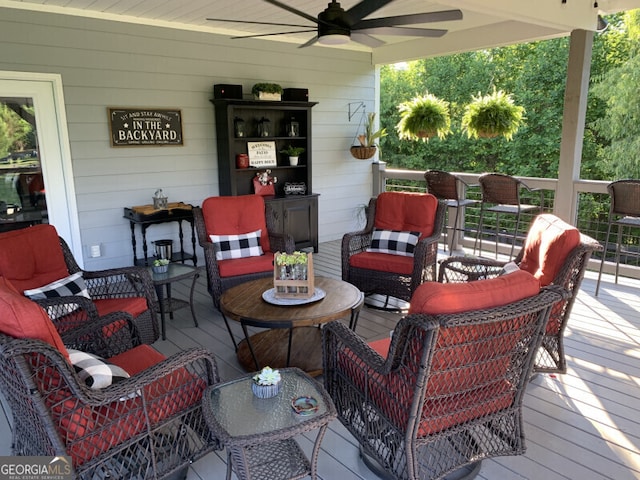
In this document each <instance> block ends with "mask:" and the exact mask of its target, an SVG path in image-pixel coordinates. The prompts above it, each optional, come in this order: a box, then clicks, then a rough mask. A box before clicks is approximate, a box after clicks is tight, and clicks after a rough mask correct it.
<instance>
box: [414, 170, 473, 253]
mask: <svg viewBox="0 0 640 480" xmlns="http://www.w3.org/2000/svg"><path fill="white" fill-rule="evenodd" d="M424 179H425V180H426V182H427V191H428V192H429V193H430V194H431V195H433V196H435V197H436V198H437V199H438V200H445V201H446V203H447V207H448V208H447V214H446V216H445V218H443V221H444V225H445V226H446V225H447V224H448V219H449V208H455V209H456V216H455V219H454V221H453V227H446V231H447V237H446V241H445V243H444V248H445V250H446V249H447V243H449V237H451V242H450V246H449V251H452V250H453V244H454V240H455V234H456V232H458V231H462V232H464V228H460V225H459V224H458V217H459V216H460V209H461V208H463V207H466V206H468V205H474V204H476V203H478V202H477V200H470V199H468V198H464V197H465V191H466V189H467V188H468V187H469V186H470V185H469V184H468V183H466V182H465V181H464V180H462V179H461V178H460V177H458V176H457V175H454V174H453V173H449V172H444V171H442V170H427V171H426V172H425V173H424ZM460 190H462V191H460ZM449 230H453V235H451V234H450V233H449Z"/></svg>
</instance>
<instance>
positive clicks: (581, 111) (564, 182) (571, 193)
mask: <svg viewBox="0 0 640 480" xmlns="http://www.w3.org/2000/svg"><path fill="white" fill-rule="evenodd" d="M592 47H593V32H591V31H586V30H574V31H573V32H572V33H571V43H570V47H569V62H568V66H567V83H566V88H565V93H564V114H563V118H562V140H561V143H560V162H559V166H558V189H557V190H556V194H555V203H554V209H553V212H554V213H555V214H556V215H557V216H559V217H560V218H562V219H564V220H565V221H567V222H569V223H571V224H573V223H574V220H575V218H576V214H577V192H576V191H575V188H574V182H575V181H576V180H579V178H580V163H581V159H582V141H583V137H584V122H585V117H586V111H587V95H588V93H589V73H590V70H591V50H592Z"/></svg>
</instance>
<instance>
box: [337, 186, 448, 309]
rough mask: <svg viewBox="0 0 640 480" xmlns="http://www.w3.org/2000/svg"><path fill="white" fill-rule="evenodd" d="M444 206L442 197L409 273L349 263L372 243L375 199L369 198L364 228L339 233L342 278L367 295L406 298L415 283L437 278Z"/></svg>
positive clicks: (419, 245)
mask: <svg viewBox="0 0 640 480" xmlns="http://www.w3.org/2000/svg"><path fill="white" fill-rule="evenodd" d="M445 210H446V203H445V202H444V201H443V200H439V201H438V207H437V210H436V215H435V218H434V227H433V232H432V234H431V236H430V237H428V238H423V239H421V240H420V241H419V242H418V245H417V246H416V249H415V252H414V256H413V272H412V274H411V276H407V275H400V274H397V273H392V272H383V271H378V270H365V269H362V268H354V267H352V266H351V265H349V258H350V257H351V256H353V255H355V254H357V253H361V252H364V251H366V249H367V248H369V246H370V245H371V235H372V233H373V227H374V222H375V214H376V199H375V198H372V199H370V201H369V206H368V208H367V225H366V226H365V228H364V229H363V230H361V231H358V232H351V233H347V234H345V235H344V236H343V237H342V280H344V281H345V282H349V283H351V284H353V285H355V286H356V287H358V288H359V289H360V290H361V291H363V292H364V293H365V294H367V295H368V294H372V293H378V294H381V295H390V296H392V297H395V298H399V299H402V300H405V301H409V300H410V299H411V295H412V294H413V292H414V291H415V289H416V288H418V286H420V285H421V284H422V283H424V282H425V281H435V280H436V260H437V254H438V241H439V239H440V235H441V233H442V225H443V220H444V214H445Z"/></svg>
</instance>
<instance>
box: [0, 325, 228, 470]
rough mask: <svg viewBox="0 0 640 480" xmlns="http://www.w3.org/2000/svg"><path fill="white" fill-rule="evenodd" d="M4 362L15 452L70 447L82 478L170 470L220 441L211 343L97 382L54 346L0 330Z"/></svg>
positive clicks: (57, 451) (0, 365)
mask: <svg viewBox="0 0 640 480" xmlns="http://www.w3.org/2000/svg"><path fill="white" fill-rule="evenodd" d="M85 333H86V332H85ZM79 336H80V337H81V336H82V335H79ZM65 341H66V339H65ZM104 341H105V342H106V341H109V339H108V338H105V339H104ZM116 349H117V348H116ZM0 370H1V371H0V384H1V385H2V390H3V394H4V396H5V398H6V399H7V401H8V403H9V405H10V407H11V411H12V415H13V442H12V443H13V454H15V455H23V456H25V455H71V456H72V458H73V462H74V469H75V471H76V475H77V478H79V479H96V478H164V477H166V476H167V475H169V474H171V473H173V472H175V471H177V470H179V469H181V468H184V467H185V466H187V465H188V464H189V463H190V462H191V461H193V460H195V459H197V458H199V457H201V456H203V455H204V454H206V453H208V452H210V451H212V450H213V449H214V448H219V445H218V443H217V441H215V440H213V439H212V437H211V434H210V432H209V429H208V428H207V426H206V424H205V422H204V419H203V416H202V410H201V406H200V399H201V396H202V391H203V390H204V389H205V388H206V387H207V386H208V385H211V384H213V383H216V382H218V381H219V377H218V371H217V366H216V363H215V360H214V358H213V357H212V356H211V354H209V353H208V352H207V351H205V350H204V349H192V350H189V351H185V352H181V353H179V354H177V355H174V356H172V357H170V358H168V359H166V360H165V361H162V362H160V363H159V364H156V365H155V366H153V367H151V368H149V369H146V370H144V371H143V372H141V373H139V374H137V375H134V376H132V377H131V378H129V379H127V380H124V381H122V382H119V383H117V384H115V385H112V386H110V387H108V388H106V389H103V390H91V389H89V388H88V387H87V386H86V385H85V384H84V383H83V382H82V381H81V380H79V378H78V376H77V375H76V373H75V372H74V371H73V368H72V367H71V365H70V364H69V363H68V362H67V361H66V360H65V359H64V357H63V356H62V355H61V354H60V353H59V352H58V351H56V350H55V349H53V348H51V347H50V346H48V345H45V344H44V343H43V342H40V341H35V340H24V339H15V338H12V337H9V336H6V335H3V334H0ZM169 375H172V378H174V379H178V378H179V379H180V381H179V382H174V383H173V387H172V389H170V390H166V388H164V387H161V383H159V382H162V379H163V378H165V377H167V376H169ZM163 412H166V413H164V414H163ZM169 412H170V414H169Z"/></svg>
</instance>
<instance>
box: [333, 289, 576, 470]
mask: <svg viewBox="0 0 640 480" xmlns="http://www.w3.org/2000/svg"><path fill="white" fill-rule="evenodd" d="M564 294H565V293H564V292H563V290H562V289H560V288H558V287H551V288H550V289H545V290H544V291H542V292H541V293H540V294H538V295H536V296H534V297H530V298H527V299H524V300H521V301H519V302H516V303H513V304H511V305H507V306H504V307H498V308H493V309H490V310H479V311H472V312H466V313H460V314H455V315H439V316H431V315H425V314H411V315H408V316H407V317H405V318H403V319H402V320H401V321H400V322H399V323H398V326H397V327H396V329H395V331H394V336H393V340H392V342H391V346H390V349H389V355H388V358H387V359H386V360H385V359H383V358H382V357H380V356H379V355H378V354H377V353H376V352H374V351H373V350H372V349H371V348H370V347H369V346H368V345H366V344H365V343H364V342H363V341H362V340H361V339H360V338H359V337H358V336H357V335H355V334H354V333H353V332H352V331H350V330H349V329H348V328H346V327H345V326H344V325H343V324H341V323H338V322H332V323H330V324H328V325H326V326H325V328H324V329H323V341H324V355H325V357H324V359H325V376H324V378H325V386H326V388H327V390H328V391H329V393H330V395H331V397H332V398H333V400H334V403H335V404H336V409H337V411H338V418H339V419H340V420H341V421H342V423H343V424H344V425H345V426H346V428H347V429H348V430H349V431H350V432H351V433H352V434H353V435H354V436H355V437H356V438H357V439H358V441H359V443H360V445H361V447H362V448H363V450H364V451H365V452H366V453H367V454H368V455H370V456H371V457H373V458H374V459H375V460H376V461H377V462H378V463H379V464H380V466H381V467H382V468H383V469H384V470H385V471H386V472H387V473H388V474H389V475H390V476H391V477H393V478H398V479H418V478H419V479H423V480H424V479H438V478H442V477H443V476H444V475H446V474H447V473H450V472H452V471H455V470H457V469H458V468H460V467H462V466H465V465H468V464H471V463H474V462H477V461H481V460H482V459H485V458H490V457H495V456H498V455H518V454H521V453H523V452H524V450H525V444H524V432H523V427H522V412H521V407H522V399H523V395H524V392H525V388H526V385H527V382H528V379H529V375H530V373H531V370H532V367H533V361H534V354H535V351H536V349H537V348H538V346H539V345H540V342H541V340H542V332H543V329H544V325H545V323H546V321H547V318H548V315H549V310H550V307H551V306H552V305H553V304H554V303H555V302H557V301H559V300H560V299H561V298H562V296H563V295H564Z"/></svg>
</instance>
